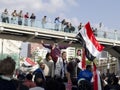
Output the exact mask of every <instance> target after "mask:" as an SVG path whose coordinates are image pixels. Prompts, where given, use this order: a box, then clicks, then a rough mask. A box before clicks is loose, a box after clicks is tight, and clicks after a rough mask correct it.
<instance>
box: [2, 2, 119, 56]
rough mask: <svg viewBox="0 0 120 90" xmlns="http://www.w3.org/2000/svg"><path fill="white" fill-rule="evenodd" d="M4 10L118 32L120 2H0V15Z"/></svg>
mask: <svg viewBox="0 0 120 90" xmlns="http://www.w3.org/2000/svg"><path fill="white" fill-rule="evenodd" d="M5 8H7V9H8V12H9V14H11V13H12V12H13V10H17V12H19V11H20V10H23V14H25V13H26V12H29V14H31V13H34V14H35V15H36V17H37V20H41V19H42V17H43V16H45V15H46V16H47V19H48V20H49V21H53V22H54V19H55V17H58V16H59V17H60V20H62V19H66V20H67V21H70V22H71V23H72V24H73V25H76V26H78V25H79V23H80V22H82V23H83V24H86V23H87V22H88V21H89V22H90V23H91V24H92V25H99V23H100V22H102V24H103V25H104V26H105V27H107V28H110V30H111V29H114V30H120V12H119V10H120V0H0V13H2V12H3V11H4V9H5ZM25 45H26V44H25ZM25 45H24V46H25ZM24 48H26V47H24ZM23 50H24V51H26V50H25V49H23ZM23 55H25V54H23Z"/></svg>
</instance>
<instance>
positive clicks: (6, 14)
mask: <svg viewBox="0 0 120 90" xmlns="http://www.w3.org/2000/svg"><path fill="white" fill-rule="evenodd" d="M1 19H2V22H5V23H6V22H7V23H9V17H8V11H7V9H5V10H4V12H2V15H1Z"/></svg>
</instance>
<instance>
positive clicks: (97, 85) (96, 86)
mask: <svg viewBox="0 0 120 90" xmlns="http://www.w3.org/2000/svg"><path fill="white" fill-rule="evenodd" d="M93 80H94V84H93V87H94V90H102V87H101V80H100V75H99V72H98V70H97V67H96V65H95V63H93Z"/></svg>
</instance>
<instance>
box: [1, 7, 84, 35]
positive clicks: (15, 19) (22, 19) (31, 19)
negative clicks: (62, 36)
mask: <svg viewBox="0 0 120 90" xmlns="http://www.w3.org/2000/svg"><path fill="white" fill-rule="evenodd" d="M1 21H2V22H4V23H12V24H18V25H24V26H32V27H34V26H35V23H37V21H38V20H36V15H35V14H34V13H32V14H31V15H29V12H26V13H25V14H24V13H23V11H22V10H20V11H19V12H17V10H14V11H13V12H12V13H11V14H9V12H8V10H7V9H5V10H4V11H3V12H2V13H1ZM40 22H41V25H40V26H41V27H42V28H46V24H47V23H49V22H48V20H47V16H43V18H42V19H41V21H40ZM53 23H54V30H56V31H64V32H69V33H72V32H75V26H73V25H72V23H71V22H68V21H66V20H65V19H63V20H60V17H56V18H55V19H54V22H53ZM82 27H83V25H82V23H80V25H79V26H78V30H80V29H81V28H82Z"/></svg>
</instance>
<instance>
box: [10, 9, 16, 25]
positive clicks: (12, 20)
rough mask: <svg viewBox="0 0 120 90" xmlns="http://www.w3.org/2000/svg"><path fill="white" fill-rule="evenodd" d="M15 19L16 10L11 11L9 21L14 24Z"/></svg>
mask: <svg viewBox="0 0 120 90" xmlns="http://www.w3.org/2000/svg"><path fill="white" fill-rule="evenodd" d="M16 19H17V12H16V10H14V11H13V12H12V17H11V23H13V24H16Z"/></svg>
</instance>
